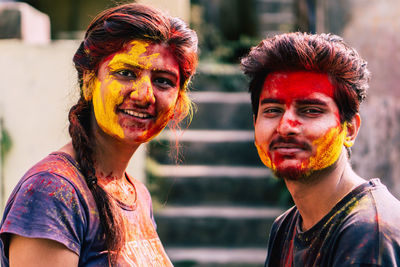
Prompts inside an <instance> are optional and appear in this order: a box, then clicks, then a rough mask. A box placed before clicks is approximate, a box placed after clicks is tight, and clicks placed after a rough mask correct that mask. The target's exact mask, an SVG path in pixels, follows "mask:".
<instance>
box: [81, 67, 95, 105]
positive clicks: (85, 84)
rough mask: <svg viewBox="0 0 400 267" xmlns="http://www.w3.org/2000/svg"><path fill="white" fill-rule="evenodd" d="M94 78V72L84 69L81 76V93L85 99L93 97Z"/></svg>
mask: <svg viewBox="0 0 400 267" xmlns="http://www.w3.org/2000/svg"><path fill="white" fill-rule="evenodd" d="M94 79H95V75H94V72H92V71H90V72H89V71H86V72H84V73H83V77H82V93H83V97H84V98H85V100H86V101H90V100H92V97H93V82H94Z"/></svg>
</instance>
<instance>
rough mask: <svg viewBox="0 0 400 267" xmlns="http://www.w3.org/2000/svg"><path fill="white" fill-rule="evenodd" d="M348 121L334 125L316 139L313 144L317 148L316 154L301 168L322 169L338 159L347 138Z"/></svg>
mask: <svg viewBox="0 0 400 267" xmlns="http://www.w3.org/2000/svg"><path fill="white" fill-rule="evenodd" d="M346 133H347V126H346V123H344V124H343V125H339V126H337V127H334V128H332V129H330V130H329V131H328V133H326V134H325V135H324V136H322V137H320V138H318V139H316V140H315V141H314V142H313V145H314V146H315V147H316V148H317V152H316V154H315V156H313V157H311V158H310V160H309V162H307V163H303V164H302V166H301V168H302V169H308V170H322V169H324V168H326V167H329V166H331V165H332V164H333V163H335V162H336V161H337V159H338V158H339V156H340V153H341V152H342V148H343V143H344V139H345V138H346Z"/></svg>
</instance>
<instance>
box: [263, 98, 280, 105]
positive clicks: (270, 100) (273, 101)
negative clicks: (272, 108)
mask: <svg viewBox="0 0 400 267" xmlns="http://www.w3.org/2000/svg"><path fill="white" fill-rule="evenodd" d="M283 103H284V101H283V100H282V99H277V98H263V99H261V102H260V104H283Z"/></svg>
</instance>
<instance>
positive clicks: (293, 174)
mask: <svg viewBox="0 0 400 267" xmlns="http://www.w3.org/2000/svg"><path fill="white" fill-rule="evenodd" d="M310 174H311V171H310V170H305V169H301V168H298V167H286V168H278V169H277V170H275V175H276V177H278V178H279V179H284V180H288V181H305V180H307V177H309V176H310Z"/></svg>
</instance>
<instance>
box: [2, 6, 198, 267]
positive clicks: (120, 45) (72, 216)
mask: <svg viewBox="0 0 400 267" xmlns="http://www.w3.org/2000/svg"><path fill="white" fill-rule="evenodd" d="M74 63H75V67H76V69H77V71H78V77H79V84H80V89H81V97H80V99H79V101H78V103H77V104H76V105H75V106H73V107H72V108H71V110H70V113H69V121H70V126H69V132H70V135H71V138H72V140H71V143H69V144H67V145H65V146H64V147H62V148H61V149H59V150H58V151H56V152H53V153H51V154H50V155H49V156H48V157H46V158H45V159H43V160H42V161H41V162H39V163H38V164H36V165H35V166H33V167H32V168H31V169H30V170H29V171H28V172H27V173H26V174H25V175H24V177H23V178H22V179H21V181H20V182H19V183H18V185H17V186H16V188H15V190H14V191H13V193H12V195H11V197H10V199H9V201H8V203H7V206H6V209H5V212H4V217H3V220H2V223H1V230H0V237H1V241H2V266H52V267H54V266H107V265H109V266H172V264H171V262H170V260H169V258H168V256H167V255H166V253H165V251H164V249H163V246H162V244H161V242H160V240H159V238H158V235H157V233H156V230H155V223H154V219H153V213H152V207H151V198H150V195H149V193H148V191H147V189H146V187H145V186H144V185H143V184H142V183H140V182H139V181H137V180H135V179H134V178H133V177H131V176H129V175H128V174H127V173H126V171H125V170H126V167H127V165H128V162H129V160H130V159H131V157H132V155H133V154H134V153H135V151H136V149H137V148H138V147H139V146H140V145H141V144H143V143H146V142H148V141H149V140H151V139H152V138H154V137H155V136H156V135H157V134H158V133H160V132H161V131H162V129H164V127H165V126H166V125H167V124H168V123H169V122H173V125H175V126H176V125H177V124H178V123H179V122H180V121H181V120H182V119H183V118H185V117H186V116H187V115H188V114H190V109H191V102H190V100H189V98H188V96H187V85H188V83H189V81H190V78H191V76H192V75H193V74H194V72H195V66H196V64H197V37H196V34H195V33H194V32H193V31H192V30H190V29H189V28H187V26H186V25H185V24H184V23H183V22H182V21H181V20H180V19H177V18H172V17H169V16H166V15H164V14H163V13H161V12H160V11H157V10H154V9H151V8H149V7H146V6H143V5H139V4H126V5H121V6H117V7H115V8H111V9H108V10H106V11H104V12H103V13H101V14H99V15H98V16H97V17H96V18H95V19H94V20H93V22H92V23H91V24H90V26H89V28H88V30H87V32H86V35H85V39H84V40H83V42H82V43H81V45H80V47H79V48H78V50H77V52H76V54H75V56H74Z"/></svg>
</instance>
